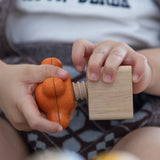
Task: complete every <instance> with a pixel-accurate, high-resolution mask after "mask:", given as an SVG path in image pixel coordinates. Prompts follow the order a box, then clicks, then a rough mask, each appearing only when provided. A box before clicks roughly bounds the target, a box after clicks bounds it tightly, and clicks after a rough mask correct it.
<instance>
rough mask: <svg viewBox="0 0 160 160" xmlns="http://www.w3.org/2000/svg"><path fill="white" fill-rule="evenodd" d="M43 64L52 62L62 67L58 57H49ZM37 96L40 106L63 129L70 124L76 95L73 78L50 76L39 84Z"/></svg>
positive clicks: (36, 91)
mask: <svg viewBox="0 0 160 160" xmlns="http://www.w3.org/2000/svg"><path fill="white" fill-rule="evenodd" d="M41 64H52V65H54V66H58V67H61V68H62V63H61V62H60V61H59V60H58V59H57V58H47V59H45V60H43V61H42V63H41ZM35 98H36V102H37V104H38V106H39V108H40V109H41V110H42V111H43V112H44V113H45V114H46V115H47V118H48V119H49V120H51V121H54V122H57V123H59V124H60V125H61V126H62V127H63V129H65V128H66V127H67V126H68V125H69V113H70V111H71V110H73V109H74V95H73V91H72V83H71V78H70V76H68V78H67V79H66V80H65V81H63V80H61V79H60V78H48V79H46V80H45V81H44V82H42V83H40V84H38V85H37V87H36V89H35Z"/></svg>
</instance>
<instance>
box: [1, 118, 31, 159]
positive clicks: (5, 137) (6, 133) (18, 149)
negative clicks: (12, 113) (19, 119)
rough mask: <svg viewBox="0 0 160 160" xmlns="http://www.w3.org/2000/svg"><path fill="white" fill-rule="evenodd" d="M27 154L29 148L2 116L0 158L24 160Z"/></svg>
mask: <svg viewBox="0 0 160 160" xmlns="http://www.w3.org/2000/svg"><path fill="white" fill-rule="evenodd" d="M27 155H28V152H27V148H26V147H25V144H24V143H23V141H22V140H21V138H20V136H19V135H18V134H17V132H16V131H15V129H13V127H12V126H11V125H10V124H9V123H8V122H7V121H5V120H4V119H2V118H0V159H4V160H23V159H24V158H25V157H26V156H27Z"/></svg>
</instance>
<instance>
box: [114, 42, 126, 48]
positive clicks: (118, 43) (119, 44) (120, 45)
mask: <svg viewBox="0 0 160 160" xmlns="http://www.w3.org/2000/svg"><path fill="white" fill-rule="evenodd" d="M117 46H119V47H127V46H128V45H127V44H126V43H124V42H117Z"/></svg>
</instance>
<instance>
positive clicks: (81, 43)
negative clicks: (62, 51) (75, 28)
mask: <svg viewBox="0 0 160 160" xmlns="http://www.w3.org/2000/svg"><path fill="white" fill-rule="evenodd" d="M94 47H95V45H94V44H93V43H91V42H89V41H87V40H84V39H78V40H76V41H75V42H74V44H73V47H72V61H73V64H74V66H75V67H76V69H77V71H79V72H81V71H83V70H84V68H85V61H86V57H89V56H90V55H91V54H92V52H93V49H94Z"/></svg>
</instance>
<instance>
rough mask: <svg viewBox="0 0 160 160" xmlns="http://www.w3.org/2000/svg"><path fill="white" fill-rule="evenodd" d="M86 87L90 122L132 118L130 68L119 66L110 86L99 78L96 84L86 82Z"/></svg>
mask: <svg viewBox="0 0 160 160" xmlns="http://www.w3.org/2000/svg"><path fill="white" fill-rule="evenodd" d="M87 86H88V106H89V119H90V120H111V119H130V118H133V93H132V70H131V66H120V67H119V69H118V71H117V73H116V79H115V81H114V82H113V83H112V84H106V83H104V82H103V81H102V78H100V80H99V81H98V82H96V83H94V82H90V81H88V82H87Z"/></svg>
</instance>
